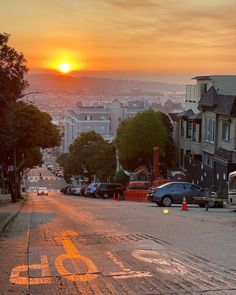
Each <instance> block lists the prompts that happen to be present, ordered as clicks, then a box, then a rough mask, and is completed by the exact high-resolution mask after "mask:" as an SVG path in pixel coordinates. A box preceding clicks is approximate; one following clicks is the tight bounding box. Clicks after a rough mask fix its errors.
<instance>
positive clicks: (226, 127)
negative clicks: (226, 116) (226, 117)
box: [222, 122, 230, 141]
mask: <svg viewBox="0 0 236 295" xmlns="http://www.w3.org/2000/svg"><path fill="white" fill-rule="evenodd" d="M222 140H225V141H229V140H230V123H227V122H223V123H222Z"/></svg>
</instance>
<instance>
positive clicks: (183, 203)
mask: <svg viewBox="0 0 236 295" xmlns="http://www.w3.org/2000/svg"><path fill="white" fill-rule="evenodd" d="M181 211H188V204H187V202H186V198H185V196H183V202H182V207H181Z"/></svg>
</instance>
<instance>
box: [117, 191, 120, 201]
mask: <svg viewBox="0 0 236 295" xmlns="http://www.w3.org/2000/svg"><path fill="white" fill-rule="evenodd" d="M117 201H120V194H119V193H117Z"/></svg>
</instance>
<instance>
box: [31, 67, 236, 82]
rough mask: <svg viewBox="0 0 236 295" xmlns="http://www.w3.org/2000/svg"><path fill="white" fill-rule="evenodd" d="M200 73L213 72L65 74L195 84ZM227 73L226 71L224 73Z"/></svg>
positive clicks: (50, 71)
mask: <svg viewBox="0 0 236 295" xmlns="http://www.w3.org/2000/svg"><path fill="white" fill-rule="evenodd" d="M28 74H53V75H58V76H61V75H62V74H61V73H59V72H58V71H56V70H46V69H29V73H28ZM201 75H214V73H184V74H181V73H153V72H151V73H146V72H115V71H86V70H83V71H73V72H71V73H70V74H68V75H67V76H71V77H76V78H78V77H94V78H108V79H121V80H139V81H149V82H161V83H170V84H195V82H194V80H192V78H194V77H196V76H201ZM225 75H227V73H225ZM229 75H232V74H229Z"/></svg>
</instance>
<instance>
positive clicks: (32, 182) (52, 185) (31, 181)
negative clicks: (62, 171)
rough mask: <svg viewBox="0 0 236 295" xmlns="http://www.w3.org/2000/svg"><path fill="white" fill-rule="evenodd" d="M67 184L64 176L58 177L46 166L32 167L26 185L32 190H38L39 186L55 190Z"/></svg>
mask: <svg viewBox="0 0 236 295" xmlns="http://www.w3.org/2000/svg"><path fill="white" fill-rule="evenodd" d="M40 174H41V177H40ZM65 185H66V182H65V181H64V179H63V178H60V177H57V176H56V175H54V174H53V173H52V172H51V171H50V170H48V169H47V168H46V167H39V168H35V169H32V170H30V171H29V172H28V173H27V175H26V187H27V190H28V191H30V192H34V191H35V192H36V191H37V188H38V187H47V189H48V190H49V191H54V192H55V191H60V189H61V188H62V187H63V186H65Z"/></svg>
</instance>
